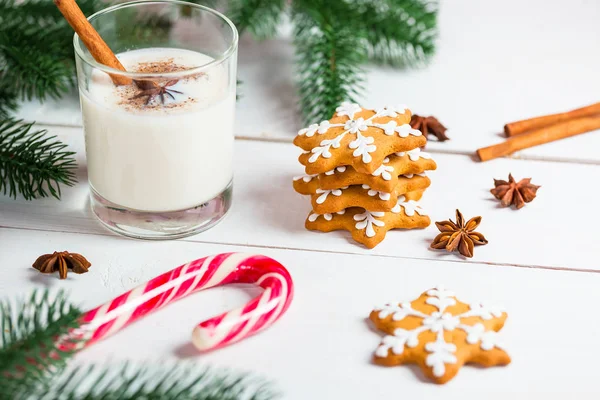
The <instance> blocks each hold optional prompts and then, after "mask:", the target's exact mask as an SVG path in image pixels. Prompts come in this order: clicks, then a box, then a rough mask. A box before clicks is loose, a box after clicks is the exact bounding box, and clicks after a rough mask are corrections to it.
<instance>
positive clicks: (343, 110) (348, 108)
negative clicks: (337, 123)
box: [335, 101, 362, 119]
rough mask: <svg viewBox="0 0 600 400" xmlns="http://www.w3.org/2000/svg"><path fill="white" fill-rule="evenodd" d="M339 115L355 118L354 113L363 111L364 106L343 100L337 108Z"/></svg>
mask: <svg viewBox="0 0 600 400" xmlns="http://www.w3.org/2000/svg"><path fill="white" fill-rule="evenodd" d="M335 111H336V112H337V115H338V117H343V116H344V115H346V116H348V118H350V119H354V114H356V113H358V112H361V111H362V108H361V107H360V106H359V105H358V104H353V103H349V102H347V101H345V102H343V103H342V105H341V106H339V107H338V108H336V109H335Z"/></svg>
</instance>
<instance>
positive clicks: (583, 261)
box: [0, 128, 600, 270]
mask: <svg viewBox="0 0 600 400" xmlns="http://www.w3.org/2000/svg"><path fill="white" fill-rule="evenodd" d="M51 132H52V133H56V134H58V135H59V137H60V138H62V139H63V140H64V141H65V142H67V143H70V144H71V145H72V148H73V149H75V150H76V151H77V153H78V156H77V157H78V162H79V164H80V166H81V168H80V170H79V174H78V175H79V183H78V184H77V186H76V187H74V188H66V189H65V191H64V196H63V200H62V201H60V202H59V201H57V200H55V199H41V200H35V201H33V202H27V201H25V200H23V199H18V200H16V201H15V200H12V199H9V198H8V197H0V226H6V227H19V228H26V229H41V230H52V231H64V232H81V233H105V234H110V233H108V231H105V230H104V228H102V227H101V226H100V225H99V223H98V222H97V221H95V219H94V216H93V215H92V213H91V211H90V210H89V200H88V188H87V182H86V179H87V177H86V172H85V161H84V143H83V134H82V132H81V130H80V129H67V128H52V129H51ZM235 151H236V161H235V178H234V199H233V207H232V209H231V212H230V215H228V216H227V218H226V219H225V220H224V221H223V222H222V223H221V224H219V225H218V226H217V227H215V228H213V229H211V230H209V231H207V232H204V233H201V234H199V235H196V236H194V237H192V238H189V239H187V240H191V241H199V242H210V243H222V244H241V245H252V246H256V247H280V248H293V249H305V250H317V251H323V252H340V253H358V254H376V255H384V256H392V257H405V258H420V259H430V260H440V259H441V260H447V261H461V262H462V261H467V260H465V259H464V258H462V257H459V256H457V255H456V253H455V254H448V253H446V252H442V251H434V250H431V249H429V244H430V243H431V241H432V240H433V238H434V237H435V236H436V234H437V229H436V227H435V226H434V225H433V224H432V226H430V227H429V228H427V229H425V230H413V231H392V232H389V233H388V237H387V239H386V240H385V241H384V242H383V243H381V244H380V245H379V246H377V247H376V248H375V249H373V250H368V249H366V248H364V247H362V246H361V245H359V244H357V243H355V242H354V241H352V240H351V239H350V236H349V234H348V233H346V232H333V233H328V234H324V233H318V232H309V231H306V230H305V229H304V220H305V218H306V216H307V215H308V212H309V211H310V203H309V201H308V198H306V197H304V196H301V195H299V194H297V193H296V192H294V191H293V189H292V187H291V182H292V177H293V176H296V175H300V174H302V169H301V166H300V164H299V163H298V162H297V156H298V154H299V149H297V148H295V147H294V146H292V145H291V144H286V143H268V142H262V141H247V140H238V141H236V149H235ZM434 158H435V160H436V161H437V163H438V169H437V171H433V172H431V173H429V176H430V178H431V180H432V184H431V187H430V188H429V189H428V190H427V191H426V192H425V196H424V197H423V200H422V204H423V207H424V208H425V210H426V211H427V212H428V213H429V215H430V216H431V219H432V220H433V221H440V220H445V219H448V218H452V219H454V211H455V209H456V208H459V209H460V210H461V211H462V212H463V213H464V215H465V217H467V218H470V217H473V216H477V215H481V216H482V217H483V221H482V223H481V226H480V228H479V231H480V232H482V233H483V234H484V235H485V236H486V238H487V239H488V240H489V242H490V243H489V244H488V245H486V246H479V247H477V248H476V249H475V257H474V259H473V261H477V262H485V263H493V264H510V265H518V266H542V267H548V268H559V269H560V268H566V269H576V270H600V268H599V266H598V263H597V262H596V260H595V256H594V254H595V253H593V252H594V249H595V242H596V238H597V236H598V235H597V234H596V232H595V231H594V229H595V227H597V226H598V225H600V214H599V213H598V211H597V204H596V203H597V201H596V196H595V194H596V186H595V184H594V183H593V182H594V180H596V181H597V178H598V177H600V166H597V165H582V164H568V163H555V162H541V161H525V160H510V159H500V160H495V161H493V162H489V163H483V164H481V163H476V162H474V161H472V160H471V159H470V158H469V157H468V156H462V155H453V154H434ZM509 172H512V173H513V174H514V176H515V177H517V178H525V177H532V178H533V183H535V184H538V185H541V186H542V188H541V189H540V190H539V191H538V197H537V198H536V199H535V200H534V201H533V202H532V203H529V204H527V205H526V206H525V207H524V208H523V209H521V210H519V211H516V210H513V209H507V208H501V207H500V205H499V202H498V201H497V200H496V199H495V198H493V196H492V195H491V194H490V193H489V189H490V188H491V187H492V186H493V178H502V179H506V177H507V175H508V173H509Z"/></svg>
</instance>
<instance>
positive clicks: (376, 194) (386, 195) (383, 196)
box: [362, 185, 392, 201]
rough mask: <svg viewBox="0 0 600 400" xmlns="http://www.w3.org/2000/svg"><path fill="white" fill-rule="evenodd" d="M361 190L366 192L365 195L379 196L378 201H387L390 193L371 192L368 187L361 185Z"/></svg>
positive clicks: (390, 195)
mask: <svg viewBox="0 0 600 400" xmlns="http://www.w3.org/2000/svg"><path fill="white" fill-rule="evenodd" d="M362 188H363V189H365V190H368V192H367V194H368V195H369V196H371V197H374V196H379V199H381V200H383V201H388V200H389V199H390V198H391V197H392V194H391V193H386V192H380V191H379V190H373V189H371V187H370V186H369V185H362Z"/></svg>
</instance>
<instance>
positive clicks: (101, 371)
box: [28, 363, 276, 400]
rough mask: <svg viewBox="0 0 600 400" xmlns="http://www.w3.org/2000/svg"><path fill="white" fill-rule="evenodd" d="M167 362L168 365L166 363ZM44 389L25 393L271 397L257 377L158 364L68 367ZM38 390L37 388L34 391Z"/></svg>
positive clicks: (117, 399) (131, 398)
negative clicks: (65, 371)
mask: <svg viewBox="0 0 600 400" xmlns="http://www.w3.org/2000/svg"><path fill="white" fill-rule="evenodd" d="M167 364H168V363H167ZM53 380H54V382H53V383H52V384H51V385H49V387H44V386H37V387H35V388H34V389H33V390H32V389H31V388H30V389H28V391H29V392H30V393H29V398H35V399H36V400H72V399H86V400H96V399H97V400H100V399H102V400H145V399H148V400H150V399H156V400H159V399H160V400H240V399H247V400H268V399H273V398H275V397H276V393H275V392H274V391H273V390H272V389H271V388H270V386H269V385H268V384H267V383H266V382H263V381H261V380H259V379H256V378H253V377H250V376H246V375H236V374H232V373H231V372H229V371H215V370H211V369H209V368H205V367H200V366H196V365H193V364H189V363H183V364H179V365H174V364H173V365H164V366H150V367H148V366H139V365H135V364H125V365H123V366H119V367H112V368H110V367H104V368H102V367H96V366H93V365H92V366H88V367H83V368H81V367H78V366H74V367H73V368H69V370H68V371H67V373H65V374H62V375H61V376H60V377H55V378H54V379H53ZM38 388H39V389H38Z"/></svg>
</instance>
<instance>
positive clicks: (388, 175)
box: [371, 157, 394, 181]
mask: <svg viewBox="0 0 600 400" xmlns="http://www.w3.org/2000/svg"><path fill="white" fill-rule="evenodd" d="M389 162H390V159H389V158H387V157H386V158H384V159H383V164H381V165H380V166H379V168H377V169H376V170H375V171H373V173H372V174H371V175H373V176H381V178H383V180H384V181H389V180H391V179H392V174H393V173H394V167H392V166H391V165H386V164H387V163H389Z"/></svg>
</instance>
